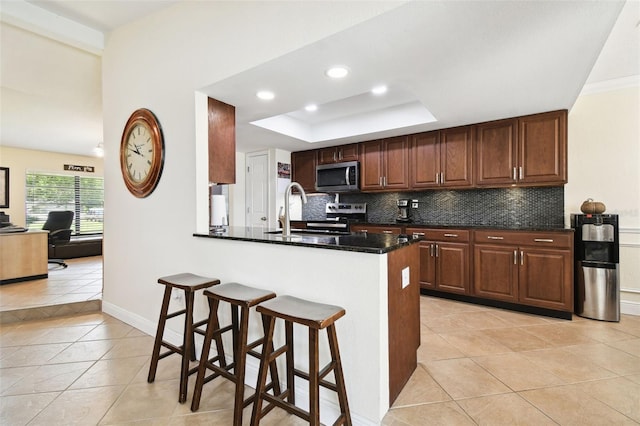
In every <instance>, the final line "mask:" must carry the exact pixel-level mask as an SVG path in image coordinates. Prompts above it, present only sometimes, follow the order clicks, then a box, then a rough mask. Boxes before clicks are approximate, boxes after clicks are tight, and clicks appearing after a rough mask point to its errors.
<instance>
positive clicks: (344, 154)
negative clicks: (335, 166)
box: [337, 143, 360, 161]
mask: <svg viewBox="0 0 640 426" xmlns="http://www.w3.org/2000/svg"><path fill="white" fill-rule="evenodd" d="M358 147H359V145H358V144H357V143H352V144H349V145H343V146H339V147H338V154H337V157H338V161H358V160H359V154H360V150H359V149H358Z"/></svg>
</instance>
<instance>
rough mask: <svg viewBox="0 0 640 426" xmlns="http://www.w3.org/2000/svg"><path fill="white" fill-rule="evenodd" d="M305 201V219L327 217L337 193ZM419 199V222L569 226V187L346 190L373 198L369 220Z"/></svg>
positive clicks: (348, 198)
mask: <svg viewBox="0 0 640 426" xmlns="http://www.w3.org/2000/svg"><path fill="white" fill-rule="evenodd" d="M308 198H309V202H308V203H307V204H305V205H303V207H302V219H303V220H322V219H325V217H326V215H325V204H326V203H327V202H331V201H334V198H335V197H334V196H333V195H320V194H318V195H313V196H310V197H308ZM402 198H408V199H412V200H418V208H417V209H411V216H412V218H413V222H414V223H419V224H429V225H436V226H495V227H501V228H562V227H564V188H563V187H561V186H560V187H549V188H546V187H545V188H492V189H468V190H455V191H450V190H434V191H422V192H392V193H391V192H385V193H349V194H340V201H341V202H346V203H348V202H351V203H367V215H368V221H369V222H373V223H394V222H395V220H396V216H397V213H398V208H397V206H396V201H397V200H399V199H402Z"/></svg>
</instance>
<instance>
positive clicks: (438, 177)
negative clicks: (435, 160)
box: [436, 173, 440, 185]
mask: <svg viewBox="0 0 640 426" xmlns="http://www.w3.org/2000/svg"><path fill="white" fill-rule="evenodd" d="M436 185H440V173H436Z"/></svg>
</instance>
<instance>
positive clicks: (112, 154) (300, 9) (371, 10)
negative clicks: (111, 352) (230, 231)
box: [103, 2, 402, 321]
mask: <svg viewBox="0 0 640 426" xmlns="http://www.w3.org/2000/svg"><path fill="white" fill-rule="evenodd" d="M400 5H402V2H178V3H177V4H175V5H174V6H172V7H170V8H168V9H166V10H163V11H160V12H158V13H156V14H154V15H152V16H148V17H146V18H143V19H140V20H138V21H135V22H133V23H131V24H129V25H126V26H124V27H121V28H118V29H116V30H115V31H113V32H112V33H111V34H110V35H109V38H108V40H107V42H106V48H105V51H104V55H103V111H104V146H105V157H104V161H105V162H104V166H105V211H108V212H109V214H108V215H106V216H105V239H104V247H103V253H104V255H103V257H104V293H103V300H104V302H105V305H110V306H113V307H116V308H117V309H119V310H120V312H127V313H130V314H132V315H137V316H139V317H140V318H143V319H146V320H149V321H156V320H157V315H158V310H159V307H160V300H161V288H160V286H159V285H158V284H157V283H156V281H157V279H158V277H161V276H163V275H169V274H173V273H176V272H181V271H190V272H193V273H200V274H204V275H206V274H211V273H215V271H211V270H210V268H209V265H208V264H207V262H206V259H205V261H203V260H202V256H198V254H199V253H198V252H199V250H200V247H201V245H198V244H196V242H195V241H194V240H196V238H194V237H193V236H192V234H193V233H194V232H195V231H196V230H197V229H199V227H207V224H208V214H207V213H208V210H207V207H206V206H208V188H207V182H206V175H205V174H204V173H203V171H202V167H199V165H200V166H201V165H202V163H203V156H202V151H200V150H199V149H198V150H197V149H196V131H195V122H196V119H195V109H196V102H194V93H196V92H197V91H198V90H199V89H201V88H203V87H206V86H208V85H211V84H213V83H215V82H216V81H219V80H221V79H223V78H226V77H228V76H230V75H234V74H236V73H238V72H241V71H244V70H246V69H248V68H251V67H253V66H256V65H258V64H260V63H262V62H265V61H268V60H270V59H273V58H275V57H278V56H280V55H283V54H285V53H288V52H290V51H292V50H295V49H298V48H300V47H302V46H304V45H306V44H309V43H312V42H315V41H317V40H319V39H321V38H324V37H326V36H328V35H331V34H333V33H335V32H337V31H340V30H343V29H345V28H348V27H349V26H351V25H354V24H356V23H359V22H361V21H363V20H366V19H369V18H371V17H374V16H375V15H377V14H379V13H381V12H384V11H386V10H389V9H391V8H395V7H398V6H400ZM142 107H144V108H149V109H150V110H151V111H153V112H154V113H155V114H156V116H157V117H158V120H159V121H160V124H161V125H162V128H163V131H164V137H165V146H166V157H165V164H164V171H163V174H162V177H161V179H160V182H159V185H158V187H157V188H156V190H155V191H154V192H153V193H152V194H151V195H150V196H149V197H148V198H144V199H138V198H135V197H133V196H132V195H131V194H129V193H128V191H127V189H126V187H125V186H124V183H123V181H122V177H121V174H120V165H119V157H118V149H119V144H120V138H121V136H122V130H123V128H124V125H125V123H126V121H127V119H128V117H129V115H130V114H131V113H132V112H133V111H134V110H136V109H137V108H142ZM241 157H243V156H241V155H238V156H237V159H238V160H240V161H238V163H237V167H238V169H239V170H243V169H244V163H243V161H242V158H241ZM237 179H238V183H237V184H236V185H232V186H231V188H230V205H231V206H232V209H231V210H232V211H231V212H230V214H231V218H230V221H231V222H232V223H239V222H240V220H241V219H240V218H241V217H242V216H243V214H242V215H240V214H238V209H239V208H240V207H241V206H243V205H244V190H243V188H244V182H243V179H244V177H243V174H242V173H238V174H237ZM201 206H204V207H201ZM112 207H113V208H112ZM243 210H244V208H242V210H241V211H242V213H244V211H243ZM243 220H244V219H242V221H243ZM208 256H212V257H215V248H214V249H212V251H211V253H209V254H208ZM231 266H232V267H233V265H231ZM247 266H249V267H250V266H251V259H238V267H244V268H246V267H247ZM221 278H223V277H221Z"/></svg>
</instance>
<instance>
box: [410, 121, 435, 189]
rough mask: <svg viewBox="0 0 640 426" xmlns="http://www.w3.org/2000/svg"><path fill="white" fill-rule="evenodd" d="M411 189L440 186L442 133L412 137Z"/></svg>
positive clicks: (420, 134)
mask: <svg viewBox="0 0 640 426" xmlns="http://www.w3.org/2000/svg"><path fill="white" fill-rule="evenodd" d="M410 179H411V188H413V189H423V188H432V187H436V186H438V185H439V184H440V132H438V131H435V132H426V133H418V134H416V135H412V136H411V178H410Z"/></svg>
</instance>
